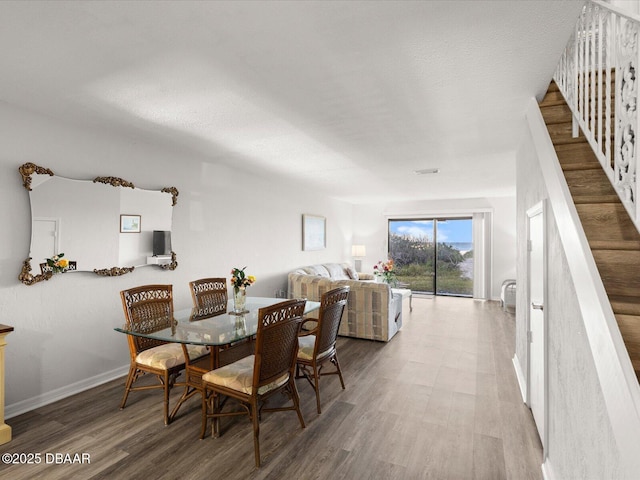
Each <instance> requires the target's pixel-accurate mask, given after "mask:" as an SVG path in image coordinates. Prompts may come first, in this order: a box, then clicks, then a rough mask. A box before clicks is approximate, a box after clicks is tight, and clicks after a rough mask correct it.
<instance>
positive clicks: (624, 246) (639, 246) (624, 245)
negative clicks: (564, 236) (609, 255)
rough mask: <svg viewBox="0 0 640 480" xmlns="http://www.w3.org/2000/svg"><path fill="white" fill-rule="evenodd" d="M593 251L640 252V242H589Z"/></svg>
mask: <svg viewBox="0 0 640 480" xmlns="http://www.w3.org/2000/svg"><path fill="white" fill-rule="evenodd" d="M589 246H590V247H591V249H592V250H640V240H589Z"/></svg>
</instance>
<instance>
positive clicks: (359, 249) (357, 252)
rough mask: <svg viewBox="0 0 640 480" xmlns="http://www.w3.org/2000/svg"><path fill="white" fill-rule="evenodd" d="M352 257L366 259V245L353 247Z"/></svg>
mask: <svg viewBox="0 0 640 480" xmlns="http://www.w3.org/2000/svg"><path fill="white" fill-rule="evenodd" d="M351 256H353V257H366V256H367V249H366V248H365V246H364V245H352V246H351Z"/></svg>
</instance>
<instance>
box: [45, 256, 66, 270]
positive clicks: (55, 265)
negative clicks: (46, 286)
mask: <svg viewBox="0 0 640 480" xmlns="http://www.w3.org/2000/svg"><path fill="white" fill-rule="evenodd" d="M62 257H64V253H59V254H57V255H54V256H53V257H51V258H47V266H48V267H49V268H51V272H53V273H64V272H66V271H67V269H68V268H69V260H67V259H66V258H62Z"/></svg>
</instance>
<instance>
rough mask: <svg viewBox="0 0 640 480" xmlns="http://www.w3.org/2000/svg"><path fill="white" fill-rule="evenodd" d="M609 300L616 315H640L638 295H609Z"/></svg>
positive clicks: (639, 298)
mask: <svg viewBox="0 0 640 480" xmlns="http://www.w3.org/2000/svg"><path fill="white" fill-rule="evenodd" d="M609 302H611V307H612V308H613V311H614V313H615V314H616V315H637V316H640V297H630V296H623V295H609Z"/></svg>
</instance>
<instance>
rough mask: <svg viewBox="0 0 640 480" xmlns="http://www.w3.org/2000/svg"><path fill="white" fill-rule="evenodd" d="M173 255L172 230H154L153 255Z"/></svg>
mask: <svg viewBox="0 0 640 480" xmlns="http://www.w3.org/2000/svg"><path fill="white" fill-rule="evenodd" d="M158 255H171V231H170V230H154V231H153V256H154V257H157V256H158Z"/></svg>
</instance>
